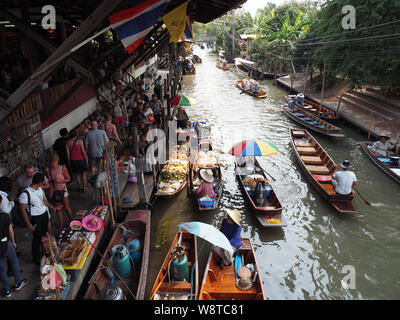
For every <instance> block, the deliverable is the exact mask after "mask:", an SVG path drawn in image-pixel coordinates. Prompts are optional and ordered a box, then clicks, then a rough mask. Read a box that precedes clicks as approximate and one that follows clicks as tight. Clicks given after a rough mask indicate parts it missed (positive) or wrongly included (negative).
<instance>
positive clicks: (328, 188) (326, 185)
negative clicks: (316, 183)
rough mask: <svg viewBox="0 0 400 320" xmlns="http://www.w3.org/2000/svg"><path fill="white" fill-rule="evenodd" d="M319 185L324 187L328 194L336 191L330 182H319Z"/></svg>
mask: <svg viewBox="0 0 400 320" xmlns="http://www.w3.org/2000/svg"><path fill="white" fill-rule="evenodd" d="M321 187H322V188H324V189H325V191H326V192H327V193H328V194H335V193H336V191H335V189H334V187H333V184H331V183H323V184H321Z"/></svg>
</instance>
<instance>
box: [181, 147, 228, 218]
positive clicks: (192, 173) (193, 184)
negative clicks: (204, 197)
mask: <svg viewBox="0 0 400 320" xmlns="http://www.w3.org/2000/svg"><path fill="white" fill-rule="evenodd" d="M199 146H200V145H199ZM210 146H211V145H210ZM200 152H201V151H200ZM203 152H204V151H203ZM214 154H215V153H214ZM198 155H199V152H198V153H197V155H196V158H195V160H194V162H193V164H190V165H189V182H188V194H189V195H190V196H191V197H192V199H193V201H194V203H195V205H196V207H197V209H198V210H199V211H211V210H215V209H218V206H219V202H220V200H221V198H222V193H223V191H224V181H223V180H222V170H221V166H220V164H219V162H218V159H217V161H216V162H215V163H210V164H209V165H206V164H202V163H201V162H200V161H199V156H198ZM201 169H210V170H212V172H213V176H214V183H213V186H214V192H215V195H216V197H215V199H214V205H213V206H209V207H205V206H202V205H201V204H200V201H199V198H198V197H197V195H196V193H195V188H197V187H198V185H197V184H198V183H200V170H201Z"/></svg>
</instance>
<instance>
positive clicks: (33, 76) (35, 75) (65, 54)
mask: <svg viewBox="0 0 400 320" xmlns="http://www.w3.org/2000/svg"><path fill="white" fill-rule="evenodd" d="M110 28H111V26H107V27H105V28H104V29H103V30H101V31H99V32H97V33H96V34H95V35H94V36H91V37H90V38H87V39H86V40H84V41H82V42H81V43H79V44H77V45H76V46H75V47H73V48H72V49H70V50H69V51H68V52H66V53H64V54H63V55H62V56H61V57H59V58H58V59H56V60H55V61H53V62H52V63H50V64H48V65H46V66H44V68H42V69H41V70H38V71H37V72H36V73H35V74H33V75H31V76H30V77H29V80H33V79H35V78H37V77H38V76H40V75H41V74H42V73H44V72H46V71H47V70H49V69H50V68H52V67H53V66H54V65H56V64H57V63H59V62H60V61H61V60H64V59H65V58H67V57H68V56H69V55H71V54H72V53H74V52H75V51H76V50H79V49H80V48H81V47H83V46H84V45H85V44H87V43H88V42H90V41H92V40H93V39H94V38H97V37H98V36H99V35H101V34H102V33H104V32H106V31H107V30H109V29H110Z"/></svg>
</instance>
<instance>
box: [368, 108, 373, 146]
mask: <svg viewBox="0 0 400 320" xmlns="http://www.w3.org/2000/svg"><path fill="white" fill-rule="evenodd" d="M371 127H372V111H371V112H370V113H369V128H368V140H370V138H371Z"/></svg>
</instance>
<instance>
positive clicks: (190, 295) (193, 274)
mask: <svg viewBox="0 0 400 320" xmlns="http://www.w3.org/2000/svg"><path fill="white" fill-rule="evenodd" d="M179 241H180V243H179ZM176 248H179V249H180V250H182V249H181V248H183V250H184V254H185V256H186V259H187V266H188V269H187V270H188V279H185V280H180V281H175V280H174V276H175V275H174V272H171V263H172V262H173V260H174V259H175V258H176V256H175V255H176V251H177V250H178V249H176ZM193 267H194V268H193ZM198 286H199V269H198V258H197V237H196V236H194V235H193V234H191V233H189V232H186V231H181V232H178V233H177V234H176V235H175V238H174V240H173V241H172V245H171V248H170V249H169V251H168V253H167V256H166V257H165V260H164V262H163V264H162V266H161V269H160V271H159V273H158V275H157V278H156V281H155V282H154V285H153V288H152V290H151V295H150V300H153V299H154V300H197V295H198Z"/></svg>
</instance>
